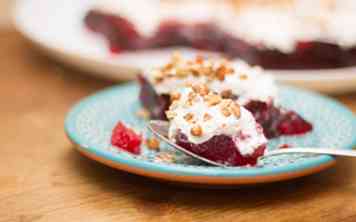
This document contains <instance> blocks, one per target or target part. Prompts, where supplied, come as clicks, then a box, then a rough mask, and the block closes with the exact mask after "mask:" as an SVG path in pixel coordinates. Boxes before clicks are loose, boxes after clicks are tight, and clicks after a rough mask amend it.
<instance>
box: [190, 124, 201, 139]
mask: <svg viewBox="0 0 356 222" xmlns="http://www.w3.org/2000/svg"><path fill="white" fill-rule="evenodd" d="M190 133H191V134H192V135H193V136H198V137H199V136H202V135H203V129H202V128H201V126H199V125H196V126H193V127H192V129H191V130H190Z"/></svg>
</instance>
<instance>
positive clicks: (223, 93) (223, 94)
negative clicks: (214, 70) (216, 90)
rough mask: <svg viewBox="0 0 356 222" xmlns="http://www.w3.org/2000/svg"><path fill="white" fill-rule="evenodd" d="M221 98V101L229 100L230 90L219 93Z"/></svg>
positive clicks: (230, 96)
mask: <svg viewBox="0 0 356 222" xmlns="http://www.w3.org/2000/svg"><path fill="white" fill-rule="evenodd" d="M220 95H221V97H222V98H223V99H230V98H232V95H233V94H232V90H231V89H227V90H224V91H222V92H221V93H220Z"/></svg>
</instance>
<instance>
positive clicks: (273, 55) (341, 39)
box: [84, 0, 356, 69]
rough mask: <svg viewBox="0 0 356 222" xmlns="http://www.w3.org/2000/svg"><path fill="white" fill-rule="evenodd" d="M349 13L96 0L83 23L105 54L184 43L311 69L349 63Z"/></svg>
mask: <svg viewBox="0 0 356 222" xmlns="http://www.w3.org/2000/svg"><path fill="white" fill-rule="evenodd" d="M355 11H356V1H352V0H312V1H310V0H252V1H251V0H220V1H218V0H185V1H173V0H170V1H169V0H161V1H159V0H151V1H146V0H102V1H98V4H97V6H96V7H93V8H92V9H91V10H90V11H88V12H87V14H86V16H85V18H84V23H85V25H86V27H87V28H89V29H90V30H91V31H93V32H95V33H99V35H102V36H103V37H104V38H106V39H107V40H108V43H109V48H110V50H111V52H112V53H123V52H125V51H137V50H144V49H153V48H154V49H156V48H167V47H172V46H184V47H191V48H195V49H200V50H207V51H214V52H219V53H222V54H223V55H225V56H227V57H230V58H242V59H244V60H246V61H247V62H248V63H250V64H252V65H260V66H262V67H264V68H268V69H319V68H337V67H346V66H352V65H355V64H356V29H354V27H356V14H355Z"/></svg>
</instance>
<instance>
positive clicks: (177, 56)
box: [172, 52, 183, 64]
mask: <svg viewBox="0 0 356 222" xmlns="http://www.w3.org/2000/svg"><path fill="white" fill-rule="evenodd" d="M182 60H183V58H182V54H181V53H180V52H174V53H173V55H172V63H173V64H177V63H179V62H181V61H182Z"/></svg>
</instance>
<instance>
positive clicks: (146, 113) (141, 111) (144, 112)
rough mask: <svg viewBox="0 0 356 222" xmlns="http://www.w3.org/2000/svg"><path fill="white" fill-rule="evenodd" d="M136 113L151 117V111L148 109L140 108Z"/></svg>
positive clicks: (143, 117)
mask: <svg viewBox="0 0 356 222" xmlns="http://www.w3.org/2000/svg"><path fill="white" fill-rule="evenodd" d="M136 115H137V116H138V117H140V118H142V119H148V118H149V117H150V112H148V110H147V109H140V110H139V111H137V113H136Z"/></svg>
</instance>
